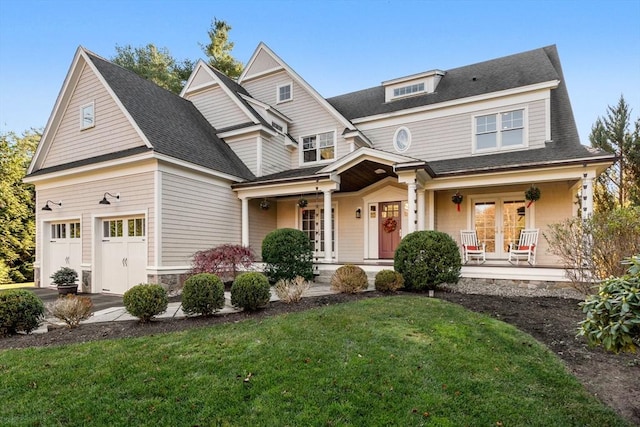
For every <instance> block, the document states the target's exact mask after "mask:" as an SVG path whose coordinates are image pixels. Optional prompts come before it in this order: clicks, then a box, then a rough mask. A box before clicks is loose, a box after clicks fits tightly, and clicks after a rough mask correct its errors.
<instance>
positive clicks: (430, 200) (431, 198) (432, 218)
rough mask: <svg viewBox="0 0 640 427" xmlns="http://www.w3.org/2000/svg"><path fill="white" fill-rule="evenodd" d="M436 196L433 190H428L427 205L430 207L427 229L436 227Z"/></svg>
mask: <svg viewBox="0 0 640 427" xmlns="http://www.w3.org/2000/svg"><path fill="white" fill-rule="evenodd" d="M435 201H436V198H435V192H434V191H433V190H428V191H427V206H428V207H429V222H428V223H427V230H435V229H436V203H435Z"/></svg>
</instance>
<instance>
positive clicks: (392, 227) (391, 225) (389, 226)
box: [382, 216, 398, 233]
mask: <svg viewBox="0 0 640 427" xmlns="http://www.w3.org/2000/svg"><path fill="white" fill-rule="evenodd" d="M397 228H398V221H396V220H395V219H393V217H392V216H390V217H388V218H387V219H385V220H384V221H382V229H383V230H384V231H385V232H386V233H393V232H394V231H396V229H397Z"/></svg>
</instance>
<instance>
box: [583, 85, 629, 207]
mask: <svg viewBox="0 0 640 427" xmlns="http://www.w3.org/2000/svg"><path fill="white" fill-rule="evenodd" d="M631 126H632V122H631V109H630V108H629V105H628V104H627V103H626V101H625V100H624V96H622V95H621V96H620V100H619V101H618V104H617V105H616V106H615V107H612V106H608V107H607V115H606V116H605V117H599V118H598V119H597V120H596V122H595V123H594V125H593V126H592V127H591V134H590V135H589V140H590V141H591V146H592V147H594V148H599V149H601V150H604V151H606V152H608V153H612V154H615V155H616V157H617V160H616V162H615V163H614V164H613V165H612V166H611V167H610V168H608V169H607V170H606V171H605V172H604V173H602V174H601V175H600V176H599V177H598V180H597V182H596V185H595V191H594V200H595V203H596V208H597V209H599V210H611V209H613V208H614V207H617V206H618V207H623V206H628V205H640V118H639V119H636V121H635V126H634V127H635V129H634V130H631Z"/></svg>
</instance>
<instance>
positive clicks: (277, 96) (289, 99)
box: [276, 81, 293, 104]
mask: <svg viewBox="0 0 640 427" xmlns="http://www.w3.org/2000/svg"><path fill="white" fill-rule="evenodd" d="M285 86H289V93H290V94H291V96H289V98H287V99H280V88H282V87H285ZM291 101H293V82H292V81H290V82H287V83H283V84H281V85H277V86H276V104H282V103H285V102H291Z"/></svg>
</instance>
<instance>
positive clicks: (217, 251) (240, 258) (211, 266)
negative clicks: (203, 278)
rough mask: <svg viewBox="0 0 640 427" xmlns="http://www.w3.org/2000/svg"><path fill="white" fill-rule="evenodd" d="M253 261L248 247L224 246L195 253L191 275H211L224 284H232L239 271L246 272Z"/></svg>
mask: <svg viewBox="0 0 640 427" xmlns="http://www.w3.org/2000/svg"><path fill="white" fill-rule="evenodd" d="M254 261H255V255H254V253H253V250H252V249H251V248H250V247H248V246H242V245H232V244H229V243H227V244H224V245H220V246H216V247H215V248H211V249H207V250H204V251H199V252H196V253H195V254H194V255H193V261H192V264H191V273H192V274H198V273H211V274H215V275H216V276H218V277H220V278H221V279H222V280H223V281H225V282H232V281H234V280H235V278H236V277H237V276H238V273H239V272H240V271H241V270H248V269H250V268H251V266H252V265H253V263H254Z"/></svg>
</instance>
